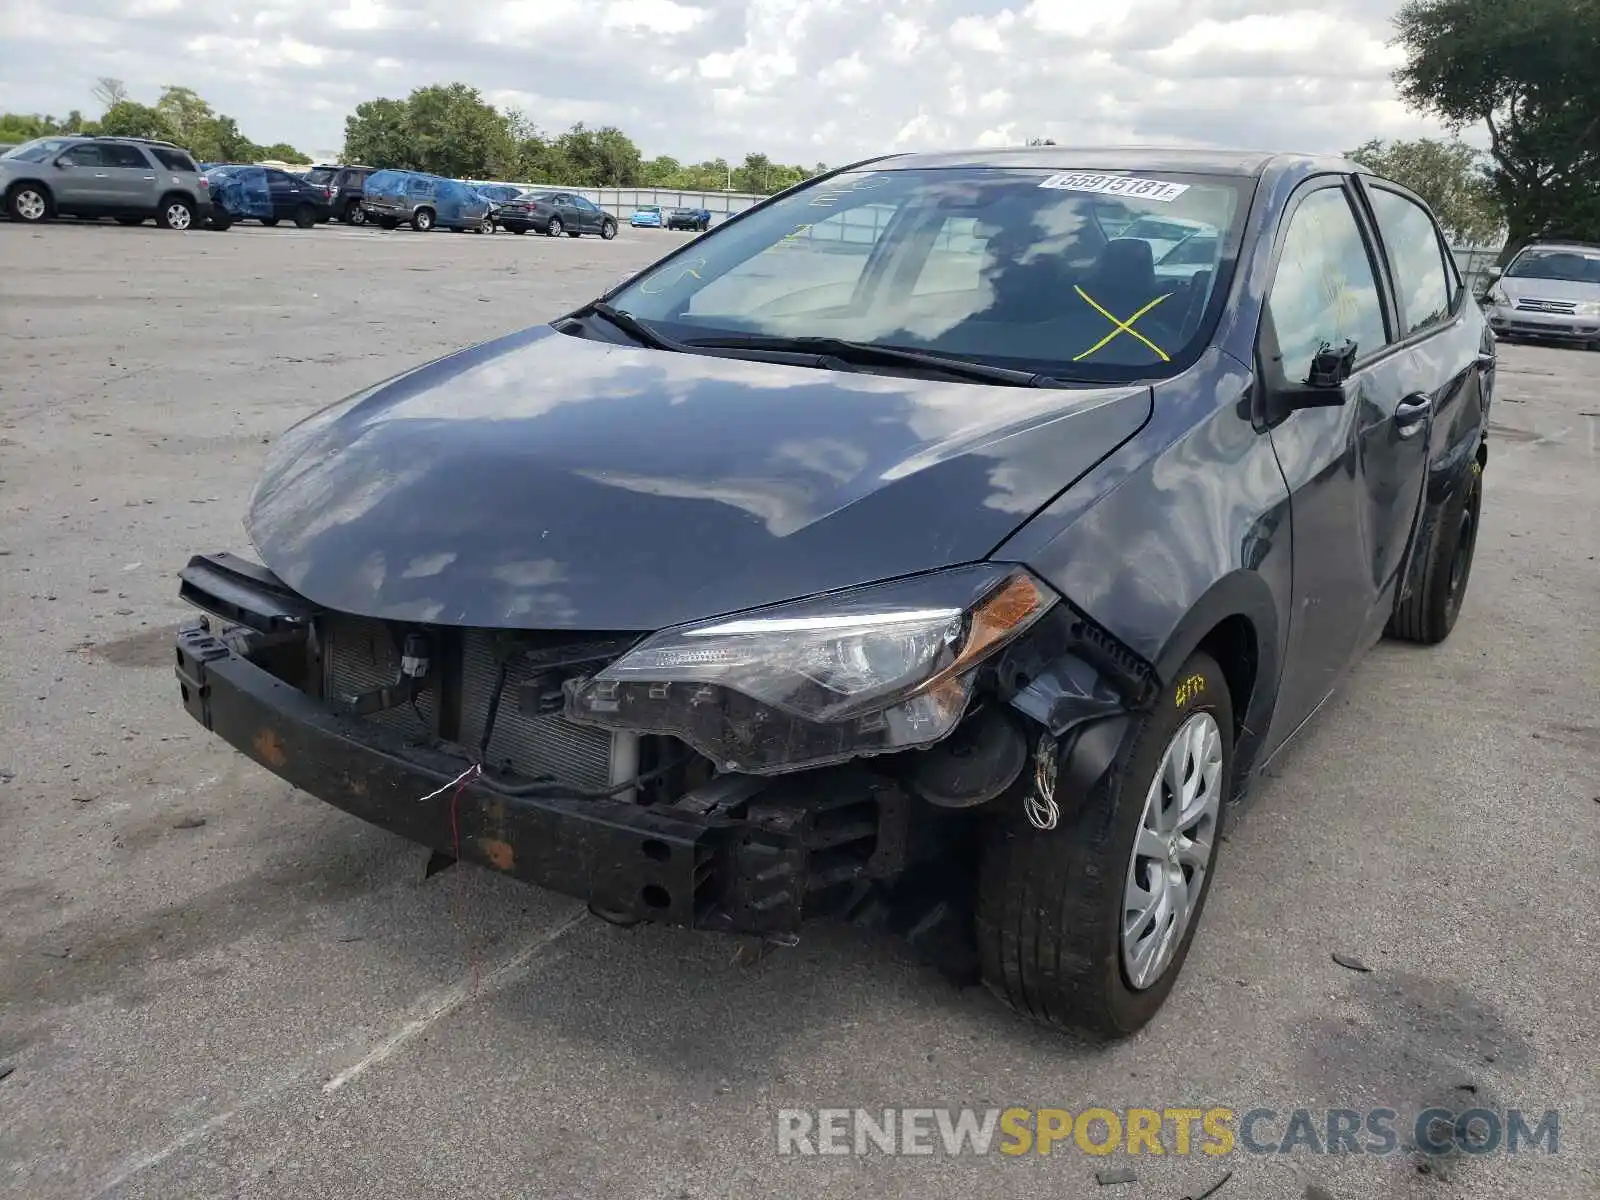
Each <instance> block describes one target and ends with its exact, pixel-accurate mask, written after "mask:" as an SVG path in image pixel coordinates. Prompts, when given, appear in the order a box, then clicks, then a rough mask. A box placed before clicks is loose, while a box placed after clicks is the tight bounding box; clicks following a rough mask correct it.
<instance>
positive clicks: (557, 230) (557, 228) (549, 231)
mask: <svg viewBox="0 0 1600 1200" xmlns="http://www.w3.org/2000/svg"><path fill="white" fill-rule="evenodd" d="M563 232H565V231H564V230H563V229H562V228H561V218H560V217H551V218H550V224H549V225H547V226H545V231H544V235H545V237H560V236H561V235H562V233H563Z"/></svg>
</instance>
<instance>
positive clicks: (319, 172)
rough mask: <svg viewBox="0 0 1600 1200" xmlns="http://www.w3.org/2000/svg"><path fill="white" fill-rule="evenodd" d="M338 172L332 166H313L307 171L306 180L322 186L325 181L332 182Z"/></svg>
mask: <svg viewBox="0 0 1600 1200" xmlns="http://www.w3.org/2000/svg"><path fill="white" fill-rule="evenodd" d="M337 173H338V172H337V170H336V169H335V168H331V167H312V168H311V170H309V171H307V172H306V174H305V181H306V182H307V183H314V184H316V185H317V186H318V187H321V186H322V185H323V184H325V183H331V182H332V181H333V177H334V175H335V174H337Z"/></svg>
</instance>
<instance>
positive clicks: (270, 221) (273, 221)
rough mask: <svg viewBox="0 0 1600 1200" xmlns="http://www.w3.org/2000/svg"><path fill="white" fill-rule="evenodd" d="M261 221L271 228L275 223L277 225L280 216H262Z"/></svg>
mask: <svg viewBox="0 0 1600 1200" xmlns="http://www.w3.org/2000/svg"><path fill="white" fill-rule="evenodd" d="M261 223H262V224H263V225H265V226H266V227H267V228H268V229H271V228H272V227H273V226H274V225H276V224H277V223H278V218H277V217H262V218H261Z"/></svg>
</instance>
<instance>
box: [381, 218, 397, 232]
mask: <svg viewBox="0 0 1600 1200" xmlns="http://www.w3.org/2000/svg"><path fill="white" fill-rule="evenodd" d="M378 225H379V227H380V228H383V229H399V228H400V218H399V217H379V218H378Z"/></svg>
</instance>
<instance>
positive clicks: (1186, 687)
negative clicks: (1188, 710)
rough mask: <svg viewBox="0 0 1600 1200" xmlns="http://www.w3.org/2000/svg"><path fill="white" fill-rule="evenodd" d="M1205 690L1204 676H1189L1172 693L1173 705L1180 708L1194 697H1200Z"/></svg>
mask: <svg viewBox="0 0 1600 1200" xmlns="http://www.w3.org/2000/svg"><path fill="white" fill-rule="evenodd" d="M1205 690H1206V677H1205V676H1204V675H1191V676H1189V678H1187V679H1185V680H1183V681H1182V682H1181V683H1179V684H1178V690H1177V691H1176V692H1175V693H1173V697H1172V700H1173V703H1175V704H1176V705H1177V706H1178V707H1179V708H1182V707H1184V705H1186V704H1188V703H1189V701H1191V700H1193V699H1194V698H1195V697H1196V696H1199V695H1202V694H1203V693H1204V692H1205Z"/></svg>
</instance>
